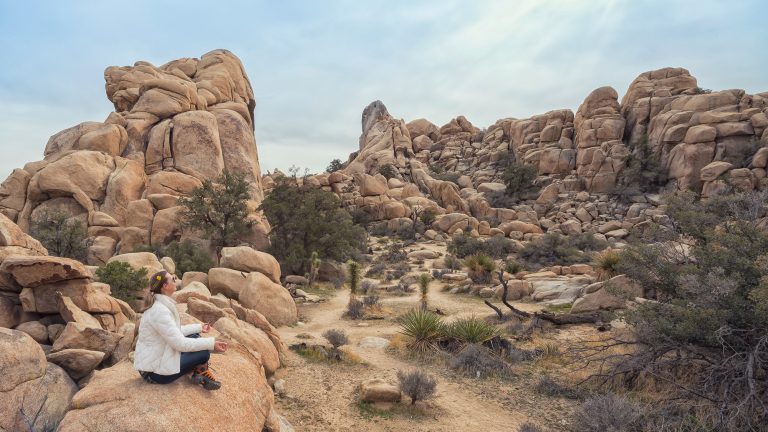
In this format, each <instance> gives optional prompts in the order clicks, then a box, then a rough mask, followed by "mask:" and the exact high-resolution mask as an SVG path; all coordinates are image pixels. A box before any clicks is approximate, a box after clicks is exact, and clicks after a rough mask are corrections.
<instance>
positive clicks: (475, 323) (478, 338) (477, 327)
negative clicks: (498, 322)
mask: <svg viewBox="0 0 768 432" xmlns="http://www.w3.org/2000/svg"><path fill="white" fill-rule="evenodd" d="M499 334H500V332H499V329H497V328H496V326H494V325H492V324H488V323H487V322H485V321H483V320H482V319H480V318H477V317H474V316H472V317H469V318H459V319H457V320H456V321H454V322H452V323H450V324H448V325H447V326H445V336H446V337H447V338H449V339H453V340H455V341H458V342H460V343H462V344H482V343H484V342H487V341H489V340H491V339H493V338H494V337H496V336H498V335H499Z"/></svg>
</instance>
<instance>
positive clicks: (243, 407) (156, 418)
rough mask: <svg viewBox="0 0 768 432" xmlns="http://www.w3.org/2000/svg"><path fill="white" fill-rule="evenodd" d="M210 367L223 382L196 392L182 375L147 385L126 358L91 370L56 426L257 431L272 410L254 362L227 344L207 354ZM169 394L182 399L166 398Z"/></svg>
mask: <svg viewBox="0 0 768 432" xmlns="http://www.w3.org/2000/svg"><path fill="white" fill-rule="evenodd" d="M211 367H213V369H215V370H216V377H217V379H219V380H221V382H222V383H223V387H222V389H221V390H219V391H216V392H206V391H202V390H201V389H200V388H199V386H195V385H192V384H190V383H189V380H184V379H180V380H177V381H175V382H173V383H171V384H167V385H162V386H159V385H148V384H147V383H146V382H144V381H143V380H142V379H141V377H139V374H138V373H137V372H136V370H134V368H133V364H132V363H131V362H128V361H123V362H120V363H118V364H116V365H115V366H113V367H111V368H108V369H103V370H100V371H96V373H95V374H94V376H93V378H92V379H91V380H90V381H89V383H88V385H87V386H86V387H85V388H84V389H83V390H81V391H80V392H78V394H77V395H76V396H75V397H74V399H73V400H72V406H73V408H74V409H72V410H71V411H69V412H68V413H67V414H66V416H65V417H64V420H63V421H62V422H61V424H60V425H59V429H58V431H59V432H79V431H83V430H94V431H96V430H99V431H101V430H104V431H106V430H109V431H115V432H128V431H134V432H138V431H172V430H178V431H190V432H191V431H201V432H202V431H211V430H226V431H232V432H241V431H242V432H246V431H248V432H250V431H254V430H257V431H260V430H262V428H263V427H264V424H265V421H266V419H267V418H268V417H269V415H270V414H271V411H272V409H273V403H274V402H273V397H274V396H273V393H272V389H271V388H270V387H269V384H268V383H267V380H266V377H265V376H264V374H263V372H262V370H261V364H260V362H259V361H258V360H257V359H256V358H255V357H254V356H253V355H251V354H250V353H249V352H247V350H246V349H245V348H243V347H242V346H240V345H239V344H233V345H231V346H230V349H229V350H228V351H227V352H226V353H225V354H223V355H214V356H212V357H211ZM243 377H248V379H243ZM115 389H120V391H119V392H116V391H115ZM169 395H174V400H177V401H184V403H183V404H180V403H169V399H168V397H169ZM190 407H196V408H195V409H190ZM137 413H141V415H137Z"/></svg>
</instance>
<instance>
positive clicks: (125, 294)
mask: <svg viewBox="0 0 768 432" xmlns="http://www.w3.org/2000/svg"><path fill="white" fill-rule="evenodd" d="M96 276H98V278H99V281H101V282H103V283H105V284H107V285H109V286H110V287H111V288H112V296H113V297H115V298H118V299H120V300H124V301H131V300H135V299H136V292H137V291H139V290H141V289H143V288H144V287H146V286H147V270H146V269H143V268H141V269H138V270H134V269H133V268H132V267H131V266H130V265H129V264H128V263H125V262H120V261H112V262H111V263H108V264H106V265H104V266H101V267H99V268H98V269H96Z"/></svg>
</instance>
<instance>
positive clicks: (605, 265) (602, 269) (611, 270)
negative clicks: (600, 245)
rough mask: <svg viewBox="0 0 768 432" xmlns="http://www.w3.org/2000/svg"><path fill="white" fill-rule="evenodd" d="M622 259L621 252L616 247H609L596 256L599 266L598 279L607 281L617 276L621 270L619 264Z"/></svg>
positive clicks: (596, 264)
mask: <svg viewBox="0 0 768 432" xmlns="http://www.w3.org/2000/svg"><path fill="white" fill-rule="evenodd" d="M620 261H621V252H619V251H617V250H614V249H607V250H605V251H603V252H601V253H600V254H599V255H597V256H596V257H595V267H596V268H597V280H599V281H605V280H608V279H610V278H612V277H614V276H616V275H617V274H618V273H619V271H618V270H617V266H618V265H619V262H620Z"/></svg>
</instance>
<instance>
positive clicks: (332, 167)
mask: <svg viewBox="0 0 768 432" xmlns="http://www.w3.org/2000/svg"><path fill="white" fill-rule="evenodd" d="M343 168H344V164H343V163H341V160H340V159H334V160H332V161H331V163H330V164H328V168H326V169H325V172H328V173H332V172H335V171H338V170H340V169H343Z"/></svg>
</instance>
